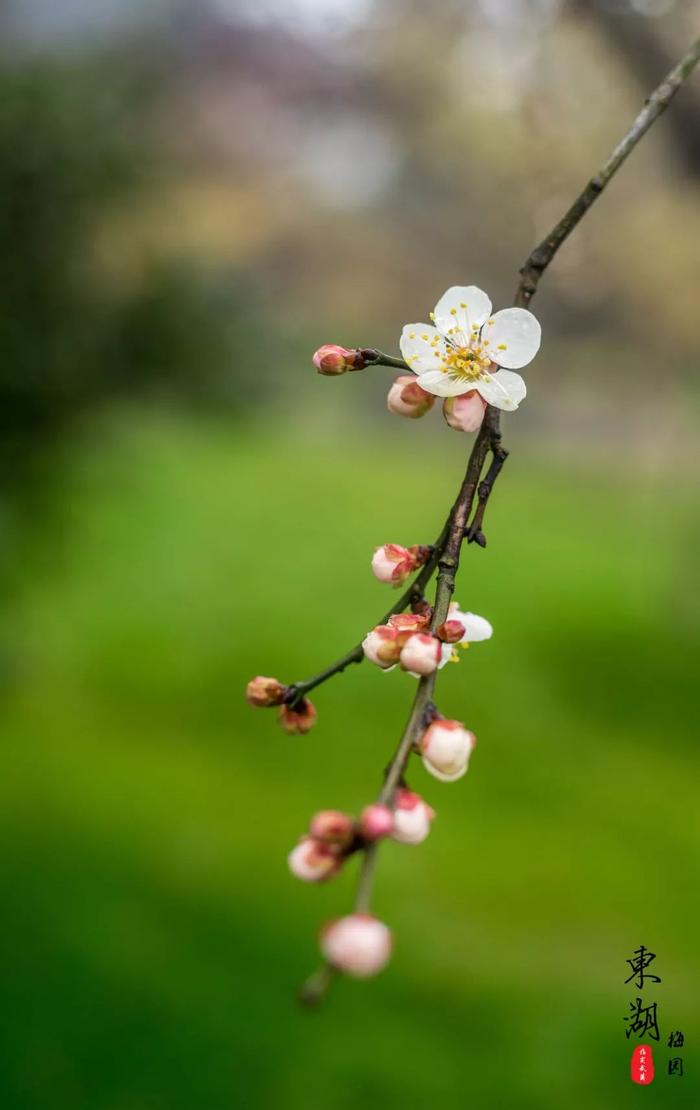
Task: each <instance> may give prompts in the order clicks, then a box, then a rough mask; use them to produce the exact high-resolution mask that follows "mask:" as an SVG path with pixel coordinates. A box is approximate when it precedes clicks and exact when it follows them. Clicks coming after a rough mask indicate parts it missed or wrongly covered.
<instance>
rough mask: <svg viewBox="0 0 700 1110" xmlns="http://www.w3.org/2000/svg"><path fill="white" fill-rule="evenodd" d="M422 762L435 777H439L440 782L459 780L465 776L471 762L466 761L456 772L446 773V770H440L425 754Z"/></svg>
mask: <svg viewBox="0 0 700 1110" xmlns="http://www.w3.org/2000/svg"><path fill="white" fill-rule="evenodd" d="M422 762H423V766H424V767H425V769H426V771H428V772H429V773H430V774H431V775H432V776H433V778H436V779H439V780H440V782H457V779H461V778H463V777H464V775H466V773H467V771H468V769H469V764H468V763H465V765H464V767H460V769H459V771H457V772H456V773H455V774H453V775H446V774H445V772H444V771H438V769H437V767H434V766H433V764H432V763H431V762H430V761H429V760H428V759H426V758H425V756H423V759H422Z"/></svg>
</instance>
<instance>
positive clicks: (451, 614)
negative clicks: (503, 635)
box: [438, 601, 493, 668]
mask: <svg viewBox="0 0 700 1110" xmlns="http://www.w3.org/2000/svg"><path fill="white" fill-rule="evenodd" d="M453 622H455V623H457V624H461V625H462V627H463V628H464V633H463V635H461V636H460V635H459V634H457V638H456V639H454V640H452V641H451V643H446V644H443V645H442V649H441V652H440V662H439V663H438V667H439V668H442V667H444V666H445V664H446V663H449V662H450V659H452V658H454V655H455V653H454V644H477V643H479V642H480V641H481V640H490V639H491V637H492V636H493V626H492V625H491V624H490V622H489V621H487V620H486V617H479V616H477V614H476V613H463V612H462V610H461V609H460V607H459V604H458V602H456V601H453V602H452V604H451V605H450V608H449V611H448V614H447V621H446V622H445V624H449V625H452V624H453ZM443 627H444V626H443Z"/></svg>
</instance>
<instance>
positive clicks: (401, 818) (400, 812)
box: [391, 790, 435, 844]
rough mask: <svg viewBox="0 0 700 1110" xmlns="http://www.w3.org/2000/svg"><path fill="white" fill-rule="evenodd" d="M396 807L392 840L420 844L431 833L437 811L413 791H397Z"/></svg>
mask: <svg viewBox="0 0 700 1110" xmlns="http://www.w3.org/2000/svg"><path fill="white" fill-rule="evenodd" d="M394 806H395V808H394V827H393V830H392V833H391V837H392V840H398V841H399V842H400V843H401V844H420V843H421V841H423V840H425V838H426V836H427V835H428V833H429V832H430V823H431V821H432V820H433V818H434V816H435V810H434V809H431V807H430V806H429V805H428V804H427V803H426V802H424V801H423V799H422V798H421V796H420V794H414V793H413V791H412V790H397V792H396V798H395V799H394Z"/></svg>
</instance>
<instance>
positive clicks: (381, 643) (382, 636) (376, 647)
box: [362, 624, 401, 671]
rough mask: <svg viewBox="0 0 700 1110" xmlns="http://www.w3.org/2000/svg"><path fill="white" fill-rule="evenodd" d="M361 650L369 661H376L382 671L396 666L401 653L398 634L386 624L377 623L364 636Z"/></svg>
mask: <svg viewBox="0 0 700 1110" xmlns="http://www.w3.org/2000/svg"><path fill="white" fill-rule="evenodd" d="M362 650H363V651H364V653H365V656H366V658H367V659H369V661H370V663H376V665H377V666H378V667H381V668H382V670H383V671H386V670H389V668H390V667H395V666H396V664H397V663H398V661H399V656H400V654H401V643H400V640H399V634H398V632H397V631H396V629H395V628H390V627H389V625H388V624H378V625H377V627H376V628H373V629H372V631H371V632H368V633H367V635H366V636H365V638H364V640H363V641H362Z"/></svg>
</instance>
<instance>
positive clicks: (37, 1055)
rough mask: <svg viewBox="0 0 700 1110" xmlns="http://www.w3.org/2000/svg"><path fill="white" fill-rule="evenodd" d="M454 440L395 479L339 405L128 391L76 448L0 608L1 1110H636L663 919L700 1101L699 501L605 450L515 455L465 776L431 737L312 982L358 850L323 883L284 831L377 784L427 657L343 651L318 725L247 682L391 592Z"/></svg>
mask: <svg viewBox="0 0 700 1110" xmlns="http://www.w3.org/2000/svg"><path fill="white" fill-rule="evenodd" d="M402 434H403V439H404V441H405V449H406V450H410V449H412V446H413V445H414V444H415V442H416V436H418V437H419V442H422V437H423V436H424V435H425V431H424V429H423V428H422V427H420V428H416V427H415V425H412V426H411V427H410V428H404V429H403V433H402ZM464 447H465V441H464V439H463V438H462V437H457V436H452V437H447V438H446V439H445V440H444V441H443V443H442V446H441V447H440V449H439V450H435V449H433V450H432V451H431V452H429V453H428V454H427V457H426V458H425V459H424V461H423V463H422V464H421V467H420V468H419V469H418V470H417V471H416V472H415V473H414V474H413V477H412V489H413V492H414V498H413V499H410V498H405V497H402V498H394V497H392V498H391V504H389V503H388V498H387V490H388V489H390V488H391V487H392V484H393V483H394V482H395V481H396V472H395V455H394V453H393V452H392V451H386V450H384V449H382V448H380V447H379V446H378V445H376V444H375V445H373V446H372V445H369V444H367V445H366V447H365V450H364V452H363V457H362V458H358V457H357V456H355V463H354V466H353V470H352V473H349V472H346V473H345V474H344V475H343V476H339V473H338V467H337V460H338V456H339V454H340V455H344V456H349V455H350V454H351V453H353V451H354V443H353V440H352V439H347V438H344V437H343V436H342V435H340V436H338V437H337V438H336V441H335V442H334V443H333V444H332V445H331V444H328V445H327V446H326V447H322V446H320V445H319V444H316V445H314V444H313V443H310V442H309V441H308V439H307V440H306V442H304V437H303V436H301V435H300V436H297V437H293V438H288V439H285V438H282V439H280V438H279V437H277V439H276V441H274V442H273V441H272V439H270V438H269V437H265V436H264V434H262V432H261V430H260V429H258V428H255V427H253V428H251V429H250V430H249V432H248V433H247V434H246V435H245V436H243V437H241V435H240V434H238V433H236V432H235V431H233V430H230V429H227V428H226V427H225V426H222V425H221V424H218V425H212V424H211V423H210V422H208V421H207V422H200V423H199V424H193V423H192V422H191V421H190V422H187V423H184V422H182V421H178V420H172V419H171V420H165V419H162V418H161V419H159V420H153V419H150V420H148V421H144V419H143V418H141V419H138V418H136V417H135V415H134V413H133V412H127V413H123V414H121V415H120V417H119V419H117V420H114V421H113V422H112V423H111V424H105V423H104V422H101V424H100V426H99V428H98V429H95V431H94V432H93V433H92V434H90V435H89V436H87V437H86V438H85V439H84V441H83V442H82V443H81V444H80V445H79V446H76V449H75V454H74V456H73V460H72V462H71V465H70V467H69V469H68V470H67V472H64V473H63V475H62V476H61V483H60V492H61V497H60V502H59V504H60V511H59V512H57V515H56V517H55V519H54V521H53V523H52V524H51V526H47V525H46V524H44V526H43V527H42V529H41V532H40V534H37V535H36V536H35V537H34V538H33V539H31V540H30V541H26V540H25V543H24V547H23V549H22V553H21V556H22V557H21V559H20V560H19V562H18V567H19V568H20V573H21V582H20V589H19V596H18V599H17V601H16V602H14V603H13V604H12V605H11V606H10V607H8V606H6V607H5V623H6V627H9V628H11V630H12V640H11V648H12V656H11V658H12V660H13V681H12V686H11V688H10V689H6V691H5V701H4V705H3V708H2V731H3V735H4V744H3V748H2V753H1V754H0V823H1V825H2V835H1V836H0V882H1V884H2V900H3V907H4V908H3V914H2V921H1V923H0V933H1V943H0V952H1V953H2V956H1V962H2V966H1V967H0V976H1V978H2V983H3V1000H4V1011H5V1014H6V1020H5V1021H4V1023H3V1031H2V1035H1V1036H0V1049H1V1051H2V1054H3V1061H2V1067H1V1068H0V1102H1V1104H2V1106H3V1107H4V1108H6V1110H115V1108H119V1110H192V1107H195V1106H203V1107H207V1110H225V1108H230V1107H231V1106H241V1107H246V1110H279V1108H282V1107H284V1110H308V1108H309V1107H316V1106H323V1107H325V1108H327V1110H360V1108H361V1107H365V1106H367V1105H375V1104H381V1105H382V1106H384V1107H386V1108H387V1110H394V1108H395V1110H405V1107H406V1106H410V1107H415V1108H416V1110H428V1108H430V1110H433V1108H434V1107H435V1106H436V1105H439V1106H440V1107H443V1108H444V1110H458V1108H461V1107H463V1106H464V1105H465V1101H466V1102H469V1103H470V1104H472V1105H474V1106H478V1107H479V1108H480V1110H491V1108H493V1110H501V1108H502V1107H509V1108H511V1107H512V1108H513V1110H520V1108H527V1110H530V1108H532V1110H534V1108H537V1110H561V1107H562V1106H566V1107H571V1108H572V1110H594V1108H595V1110H625V1108H626V1107H632V1106H633V1105H637V1100H638V1092H637V1090H636V1089H635V1088H634V1086H633V1084H631V1083H630V1081H629V1077H628V1067H629V1056H630V1051H631V1047H630V1043H629V1042H628V1041H627V1040H626V1039H625V1035H624V1025H623V1018H624V1017H625V1016H626V1014H627V1012H628V1011H627V1004H628V1002H629V1000H630V998H631V991H630V987H629V986H625V984H624V979H625V978H626V974H627V972H626V964H625V959H626V958H627V957H628V956H629V955H631V952H632V949H633V948H635V947H636V946H637V945H638V944H639V943H640V942H644V943H645V944H647V945H649V946H651V947H652V950H653V951H655V952H656V953H657V954H658V959H657V965H656V969H657V970H658V972H659V974H660V975H661V977H662V979H663V982H662V984H660V985H659V986H658V988H656V990H655V991H654V993H653V997H654V998H658V1001H659V1017H660V1023H661V1029H662V1036H663V1037H664V1038H665V1037H666V1035H667V1033H668V1031H669V1030H670V1029H671V1028H681V1029H685V1030H686V1036H687V1040H686V1048H685V1050H684V1053H683V1055H684V1057H685V1061H686V1075H685V1076H684V1078H683V1079H682V1080H674V1079H670V1078H669V1077H667V1076H666V1075H665V1074H664V1073H665V1061H666V1059H667V1057H668V1056H669V1055H670V1052H669V1051H668V1050H667V1049H666V1048H665V1045H664V1043H663V1042H662V1044H661V1045H659V1046H658V1048H656V1047H655V1054H656V1059H657V1079H656V1081H655V1083H654V1086H653V1088H652V1089H651V1098H652V1099H653V1103H654V1105H655V1106H664V1107H666V1106H668V1107H672V1106H673V1107H679V1106H681V1107H687V1108H691V1107H695V1106H697V1105H698V1099H699V1098H700V1086H699V1085H698V1075H700V1054H699V1053H698V1048H697V1044H696V1043H695V1040H694V1038H693V1035H692V1028H693V1019H694V1012H695V991H694V983H695V981H696V977H697V973H698V951H697V936H696V934H697V929H696V921H697V913H698V908H699V907H698V905H697V902H698V891H697V884H694V883H693V881H692V877H693V876H694V875H695V874H696V873H697V864H698V837H697V828H696V827H694V825H693V822H692V821H690V820H689V817H690V815H691V814H692V813H693V812H694V809H695V785H694V783H695V774H694V769H695V767H696V765H697V754H696V737H695V732H696V729H695V721H694V718H695V702H696V699H697V681H696V676H697V667H698V663H699V662H700V660H699V659H698V643H699V642H700V639H699V636H698V633H699V632H700V609H698V607H697V606H694V607H690V608H689V607H687V606H686V604H685V601H684V598H685V596H686V594H687V581H688V575H689V574H692V573H693V571H692V567H693V559H694V554H693V553H694V551H695V549H696V546H697V509H696V506H695V504H694V501H693V497H692V493H691V492H690V491H689V490H683V489H682V488H677V489H675V490H672V489H669V488H668V487H667V486H666V485H665V484H663V483H661V482H659V481H658V480H657V481H650V482H641V481H635V480H631V479H629V478H628V477H625V476H624V475H621V474H618V475H616V476H612V475H611V474H610V472H609V471H606V469H605V468H604V467H603V466H595V465H593V464H586V465H579V466H577V467H572V466H571V465H563V464H560V465H558V466H556V467H555V468H552V467H551V460H549V459H546V460H545V459H542V458H537V457H535V456H533V455H532V454H531V453H530V454H528V453H523V452H520V453H519V455H518V458H517V465H515V461H514V460H513V461H512V462H509V464H508V468H506V470H505V471H504V474H503V476H502V478H501V479H500V480H499V488H498V497H497V498H495V499H494V501H493V504H492V505H490V507H489V514H488V535H489V546H488V549H487V551H486V552H482V551H481V550H477V549H475V548H474V547H470V548H469V549H468V550H467V551H466V552H465V557H464V563H463V567H462V569H461V573H460V581H459V590H458V594H457V596H458V598H459V599H460V600H461V601H462V603H463V604H464V605H466V606H469V607H470V608H473V609H474V610H475V611H477V612H481V613H484V614H485V615H487V616H488V617H489V618H490V619H491V620H492V621H493V624H494V628H495V634H494V637H493V639H492V640H491V641H490V642H489V643H488V644H484V645H475V646H474V647H473V648H471V649H470V650H469V651H468V652H467V653H465V655H464V658H463V659H462V662H461V663H460V665H459V666H455V667H448V668H447V670H446V671H444V672H442V675H441V681H440V690H439V704H440V707H441V709H442V710H443V712H445V713H446V714H448V715H456V716H459V717H463V718H464V719H465V720H466V721H467V723H468V724H469V726H470V727H472V728H474V730H475V731H476V733H477V735H478V737H479V745H478V748H477V750H476V753H475V755H474V758H473V761H472V766H471V768H470V771H469V774H468V775H467V777H466V778H465V779H464V780H462V781H460V782H459V783H456V784H454V785H444V784H440V783H438V782H436V781H435V780H433V779H430V778H429V776H427V775H426V774H425V772H424V771H423V769H422V768H421V767H420V765H418V764H417V765H415V766H412V767H411V769H410V773H409V779H410V782H411V784H412V785H413V786H414V787H415V788H416V789H418V790H421V791H423V792H425V794H426V796H427V798H428V799H429V801H430V802H431V803H432V804H433V805H434V806H435V807H436V809H437V814H438V816H437V820H436V821H435V824H434V826H433V830H432V832H431V836H430V838H429V840H428V841H426V843H425V844H423V845H422V846H420V847H418V848H411V847H406V846H402V845H394V844H388V845H386V846H384V847H383V848H382V851H381V856H380V860H379V868H378V876H377V888H376V898H375V908H376V911H377V913H378V914H380V915H381V916H382V917H383V918H384V919H385V920H387V921H388V922H389V923H390V925H391V926H392V927H393V928H394V930H395V939H396V950H395V955H394V958H393V960H392V962H391V964H390V965H389V967H388V968H387V969H386V971H385V972H384V973H383V974H382V975H381V976H380V977H379V978H378V979H376V980H374V981H372V982H371V983H364V984H358V983H353V982H350V981H344V982H341V983H339V984H337V987H336V989H335V990H334V992H333V995H332V997H331V998H330V999H329V1002H328V1005H327V1008H326V1009H325V1010H324V1011H323V1012H322V1013H314V1014H309V1013H305V1012H303V1011H300V1010H298V1009H297V1007H296V1005H295V1003H294V999H293V994H294V991H295V988H296V986H297V984H298V983H299V981H300V980H301V979H302V978H303V976H304V975H305V974H306V973H307V972H308V971H309V970H310V969H311V968H312V967H313V966H314V963H315V961H316V959H317V954H316V951H315V947H316V946H315V931H316V929H317V927H318V925H319V924H320V923H321V922H322V921H323V920H324V919H327V918H329V917H332V916H334V915H336V914H338V913H341V912H343V911H344V910H345V909H346V907H347V906H348V905H349V904H350V900H351V898H352V892H353V884H354V878H355V868H354V866H349V867H348V873H347V874H345V875H343V876H341V877H340V878H339V879H338V880H336V881H334V882H333V883H330V884H327V885H326V886H324V887H319V888H310V887H308V886H305V885H303V884H300V883H296V882H295V881H294V880H293V879H292V878H291V877H290V876H289V874H288V873H287V870H286V866H285V855H286V852H287V851H288V850H289V848H290V847H291V846H292V845H293V843H294V842H295V839H296V837H297V836H298V835H299V834H300V833H301V832H302V831H303V829H304V827H305V824H306V822H307V820H308V818H309V816H310V814H311V813H312V812H314V810H316V809H318V808H321V807H323V806H336V807H339V808H343V809H347V810H349V811H354V812H356V811H357V810H358V809H359V808H360V807H361V806H362V805H363V804H365V803H366V802H367V801H368V799H370V798H371V797H372V796H373V795H374V793H375V791H376V790H377V788H378V783H379V778H380V776H381V771H382V767H383V766H384V765H385V763H386V760H387V758H388V756H389V753H390V752H391V751H392V749H393V747H394V744H395V743H396V740H397V738H398V735H399V732H400V729H401V727H402V724H403V721H404V719H405V715H406V703H407V698H408V697H409V694H410V691H411V688H412V684H413V680H412V679H411V678H410V677H409V676H406V675H401V674H400V673H393V674H389V675H387V674H381V673H379V672H378V671H377V670H376V669H374V668H371V667H369V666H367V665H362V666H360V667H353V668H352V669H351V670H350V671H348V672H347V673H346V674H345V675H343V676H342V677H339V678H336V679H335V680H334V681H333V682H330V683H328V685H326V686H324V687H323V688H322V689H320V690H319V691H318V692H317V694H316V697H315V701H316V704H317V706H318V710H319V722H318V725H317V727H316V729H314V731H313V732H311V733H310V734H309V735H308V736H307V737H304V738H290V737H288V736H285V735H284V734H283V733H282V732H281V731H280V730H279V729H278V727H277V726H276V724H275V720H274V714H273V712H267V711H256V710H253V709H250V708H249V707H248V706H246V705H245V703H244V700H243V687H244V684H245V681H246V679H247V678H248V677H249V676H250V675H251V674H253V673H256V672H262V673H270V672H272V673H276V674H278V675H279V676H280V677H281V678H282V679H284V680H286V681H289V680H292V679H294V678H299V677H302V676H304V675H306V674H308V673H310V672H312V671H313V670H315V669H316V668H317V667H318V666H319V665H321V664H322V663H323V662H324V661H325V660H326V659H327V658H328V657H329V656H331V655H333V654H335V653H340V652H341V651H343V650H344V649H345V648H346V647H347V646H348V645H349V644H350V643H352V642H354V641H355V640H356V639H357V637H358V635H359V634H360V633H362V632H363V631H364V630H365V628H366V627H367V626H368V625H369V624H370V623H371V622H372V619H373V616H376V614H377V613H378V612H380V611H382V610H383V608H384V607H385V605H386V588H385V587H382V586H380V585H379V584H378V583H377V582H375V581H374V580H373V578H372V576H371V574H370V572H369V569H368V553H369V552H370V551H371V548H372V545H373V544H374V543H375V542H376V540H377V537H384V536H391V537H392V538H395V539H397V540H399V541H406V542H409V541H412V540H415V539H424V538H426V537H427V536H432V535H433V533H434V532H435V531H436V528H437V525H438V522H439V520H440V518H441V516H442V514H443V512H444V510H445V507H446V505H447V503H449V501H450V500H451V497H452V493H453V490H452V483H451V481H450V482H447V481H446V479H445V474H446V472H447V471H449V473H450V474H452V473H453V471H454V472H456V471H457V470H458V469H459V467H460V465H461V462H462V458H463V452H464ZM511 465H512V469H510V467H511ZM281 476H284V484H285V488H287V489H290V490H293V489H296V490H304V491H305V494H304V501H303V506H302V505H301V503H300V501H299V499H298V498H293V497H291V496H289V497H278V498H277V499H276V500H275V508H274V512H271V513H269V514H267V515H266V518H265V528H264V532H261V526H260V506H261V505H269V504H270V490H271V489H275V488H278V486H279V483H280V480H281ZM661 498H663V542H660V537H659V536H658V534H655V535H651V534H650V533H649V528H648V524H649V521H650V520H653V519H655V514H656V512H657V507H658V505H659V503H660V500H661ZM329 568H330V570H329Z"/></svg>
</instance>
